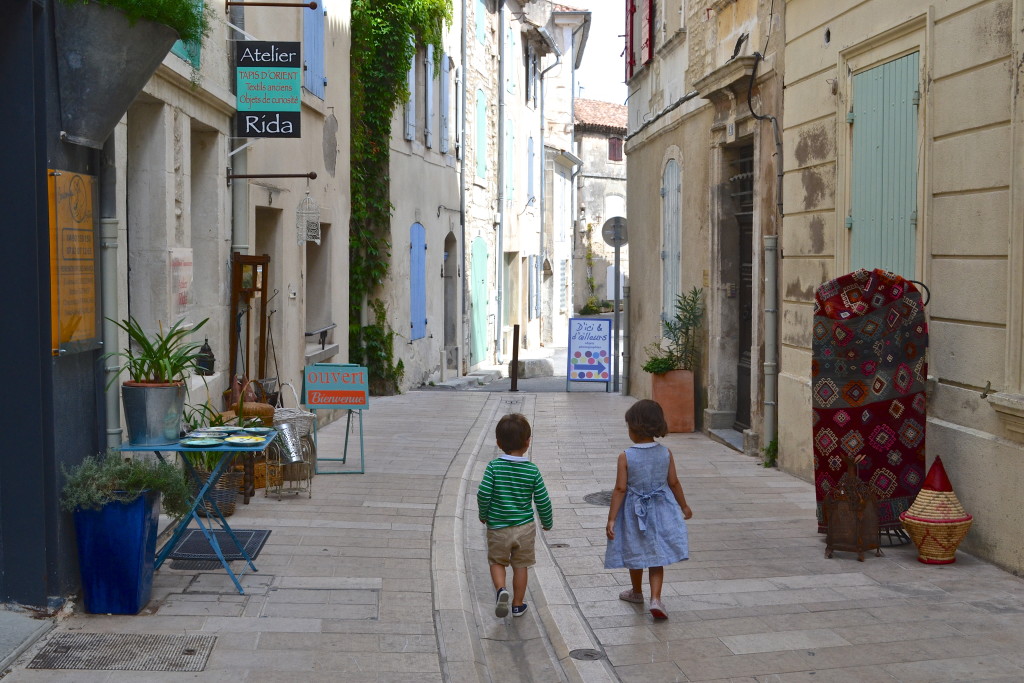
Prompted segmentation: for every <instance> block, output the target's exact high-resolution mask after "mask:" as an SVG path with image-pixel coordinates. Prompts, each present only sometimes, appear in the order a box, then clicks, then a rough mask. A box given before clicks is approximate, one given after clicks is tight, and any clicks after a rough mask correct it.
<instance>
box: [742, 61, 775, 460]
mask: <svg viewBox="0 0 1024 683" xmlns="http://www.w3.org/2000/svg"><path fill="white" fill-rule="evenodd" d="M762 59H764V57H763V56H762V55H761V53H760V52H755V53H754V67H753V72H752V73H751V74H750V82H749V83H748V84H747V107H749V108H750V114H751V116H753V117H754V118H755V119H757V120H758V121H771V123H772V132H773V133H774V135H775V167H776V172H775V207H776V215H777V216H778V217H779V220H780V221H781V220H782V136H781V135H779V121H778V119H776V118H775V117H774V116H771V115H770V114H758V113H757V112H755V111H754V105H753V100H752V93H753V90H754V81H755V80H757V65H758V64H759V63H760V62H761V60H762ZM776 233H778V230H776ZM763 239H764V279H765V286H764V336H765V341H764V439H763V441H764V445H765V446H767V445H768V444H770V443H771V442H772V441H774V440H775V438H776V433H777V429H776V427H777V421H778V416H777V411H778V385H777V381H778V374H779V349H778V342H777V340H776V336H777V334H778V315H779V301H778V278H777V275H776V273H777V266H778V258H777V253H778V241H779V238H778V234H775V235H764V238H763Z"/></svg>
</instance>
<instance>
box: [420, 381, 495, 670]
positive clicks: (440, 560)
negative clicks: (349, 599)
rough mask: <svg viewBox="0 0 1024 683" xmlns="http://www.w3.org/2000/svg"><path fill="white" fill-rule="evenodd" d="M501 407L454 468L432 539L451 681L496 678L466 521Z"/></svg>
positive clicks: (486, 413)
mask: <svg viewBox="0 0 1024 683" xmlns="http://www.w3.org/2000/svg"><path fill="white" fill-rule="evenodd" d="M500 405H501V401H500V400H499V399H498V397H497V396H495V397H494V398H492V399H489V400H488V401H487V402H486V403H485V404H484V406H483V408H482V409H481V411H480V414H479V415H478V416H477V420H476V422H475V423H474V425H473V428H472V430H471V431H470V433H469V434H467V435H466V440H465V441H463V444H462V447H461V448H460V449H459V451H458V453H457V454H456V455H455V457H454V458H453V459H452V462H451V464H450V465H449V466H448V471H447V472H446V473H445V477H444V481H443V482H442V484H441V491H440V494H439V495H438V502H437V508H436V510H435V513H434V529H433V532H432V533H431V541H430V545H431V548H430V569H431V577H432V581H433V594H434V626H435V629H436V631H437V641H438V652H439V655H440V660H441V675H442V677H443V679H444V680H446V681H459V682H460V683H461V682H462V681H490V680H491V677H490V675H489V673H488V671H487V665H486V661H485V658H484V654H483V647H482V644H481V642H480V637H479V631H478V630H477V624H476V614H475V611H474V607H473V602H472V600H473V597H472V592H471V591H470V588H469V580H468V578H467V576H466V559H465V550H464V545H465V544H464V541H463V538H464V529H463V523H464V516H465V501H466V493H467V490H468V488H469V479H470V474H471V472H472V471H473V465H474V464H475V463H476V459H477V454H478V453H479V452H480V448H481V446H482V445H483V443H484V439H485V437H486V435H487V429H486V428H487V427H489V426H490V424H491V422H492V418H493V417H494V413H495V412H496V411H497V409H498V407H499V406H500Z"/></svg>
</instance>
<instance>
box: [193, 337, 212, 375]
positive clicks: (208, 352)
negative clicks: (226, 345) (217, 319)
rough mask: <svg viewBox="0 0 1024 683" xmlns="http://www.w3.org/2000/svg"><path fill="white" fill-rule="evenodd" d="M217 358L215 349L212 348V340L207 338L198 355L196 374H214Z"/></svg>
mask: <svg viewBox="0 0 1024 683" xmlns="http://www.w3.org/2000/svg"><path fill="white" fill-rule="evenodd" d="M215 360H216V358H214V357H213V349H211V348H210V340H209V339H207V340H206V341H204V342H203V346H202V348H200V349H199V353H198V354H197V356H196V374H197V375H205V376H209V375H212V374H213V362H214V361H215Z"/></svg>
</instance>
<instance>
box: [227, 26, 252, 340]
mask: <svg viewBox="0 0 1024 683" xmlns="http://www.w3.org/2000/svg"><path fill="white" fill-rule="evenodd" d="M229 16H230V17H231V23H232V24H234V25H235V26H237V27H238V28H240V29H242V30H243V31H244V30H245V8H244V7H238V6H232V7H231V8H230V15H229ZM229 80H230V82H231V84H232V88H231V89H232V91H234V85H235V81H234V79H233V78H232V79H229ZM232 139H233V140H235V142H237V143H239V145H240V146H239V147H238V148H236V149H237V151H236V152H235V153H234V156H232V157H230V159H231V161H230V163H231V167H230V170H229V171H228V173H231V174H234V175H246V174H247V173H248V172H249V162H248V154H249V152H248V150H247V149H243V147H245V144H246V141H245V140H244V139H239V138H232ZM248 226H249V181H248V180H245V179H244V178H240V179H238V180H237V181H233V182H231V251H232V252H238V253H244V252H247V251H248V250H249V245H248V244H247V242H248V240H249V230H248ZM229 324H231V325H234V324H235V321H234V320H231V321H229Z"/></svg>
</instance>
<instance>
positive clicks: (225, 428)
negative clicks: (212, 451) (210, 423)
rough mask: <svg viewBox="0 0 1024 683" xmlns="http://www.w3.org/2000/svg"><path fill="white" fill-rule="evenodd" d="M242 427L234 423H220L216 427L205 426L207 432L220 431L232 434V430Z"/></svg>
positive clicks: (238, 429)
mask: <svg viewBox="0 0 1024 683" xmlns="http://www.w3.org/2000/svg"><path fill="white" fill-rule="evenodd" d="M241 429H242V428H241V427H234V426H232V425H218V426H216V427H203V431H205V432H220V433H222V434H230V433H232V432H237V431H240V430H241Z"/></svg>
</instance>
